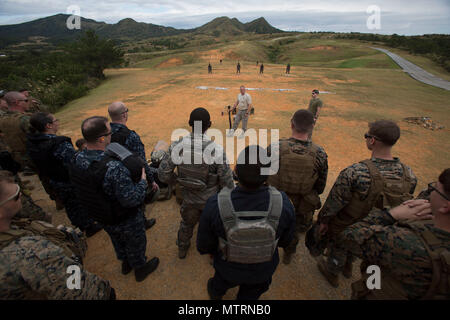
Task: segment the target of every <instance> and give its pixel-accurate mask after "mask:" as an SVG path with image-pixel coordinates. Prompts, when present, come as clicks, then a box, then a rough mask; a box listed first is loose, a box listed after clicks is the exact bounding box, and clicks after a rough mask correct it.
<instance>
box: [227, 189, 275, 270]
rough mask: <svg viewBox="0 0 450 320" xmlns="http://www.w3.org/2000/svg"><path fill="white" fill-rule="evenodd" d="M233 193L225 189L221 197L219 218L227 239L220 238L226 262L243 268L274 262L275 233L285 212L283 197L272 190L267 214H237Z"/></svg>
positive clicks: (249, 212) (250, 212) (242, 212)
mask: <svg viewBox="0 0 450 320" xmlns="http://www.w3.org/2000/svg"><path fill="white" fill-rule="evenodd" d="M231 191H232V190H231V189H229V188H223V189H222V191H220V193H219V195H218V205H219V211H220V218H221V219H222V222H223V226H224V229H225V235H226V239H222V238H219V249H220V250H221V251H222V253H223V257H224V259H225V260H226V261H229V262H237V263H244V264H250V263H263V262H268V261H271V260H272V259H273V255H274V253H275V250H276V249H277V244H278V239H277V238H276V233H277V229H278V223H279V220H280V216H281V212H282V209H283V198H282V196H281V193H280V192H279V191H278V190H276V189H275V188H273V187H269V194H270V202H269V208H268V210H267V211H240V212H236V211H235V210H234V207H233V203H232V201H231ZM242 218H244V219H242Z"/></svg>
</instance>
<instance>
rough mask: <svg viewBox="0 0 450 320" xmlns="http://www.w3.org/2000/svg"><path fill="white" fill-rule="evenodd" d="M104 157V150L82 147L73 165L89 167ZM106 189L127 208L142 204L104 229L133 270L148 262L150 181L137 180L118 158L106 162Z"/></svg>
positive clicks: (118, 256)
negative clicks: (146, 206)
mask: <svg viewBox="0 0 450 320" xmlns="http://www.w3.org/2000/svg"><path fill="white" fill-rule="evenodd" d="M104 157H105V153H104V152H103V151H101V150H83V151H81V152H80V153H78V154H77V155H76V156H75V161H74V164H75V165H76V166H78V167H79V168H82V169H85V170H87V169H88V168H89V166H90V164H91V163H92V162H93V161H94V160H96V161H100V160H102V159H103V158H104ZM107 167H108V169H107V171H106V173H105V177H104V180H103V191H104V192H105V194H106V196H107V197H109V198H110V199H111V200H113V199H116V200H118V201H119V203H120V205H121V206H122V207H125V208H133V207H139V209H138V212H137V213H136V214H134V215H132V216H131V217H129V218H128V219H126V220H124V221H122V222H120V223H119V224H117V225H107V226H105V227H104V229H105V231H106V232H107V233H108V235H109V236H110V238H111V241H112V243H113V246H114V249H115V251H116V255H117V259H119V260H121V261H124V260H127V261H128V263H129V264H130V266H131V267H132V268H133V269H138V268H140V267H142V266H144V265H145V262H146V260H147V258H146V256H145V251H146V247H147V237H146V234H145V220H144V205H143V204H144V198H145V191H146V189H147V180H140V181H139V182H138V183H134V182H133V180H132V179H131V177H130V172H129V170H128V169H127V168H126V167H125V165H124V164H123V163H122V162H120V161H116V160H112V161H109V162H108V163H107Z"/></svg>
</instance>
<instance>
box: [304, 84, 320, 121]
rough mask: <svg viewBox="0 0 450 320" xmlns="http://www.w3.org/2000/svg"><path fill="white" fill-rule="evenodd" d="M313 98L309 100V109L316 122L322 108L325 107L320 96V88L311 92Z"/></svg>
mask: <svg viewBox="0 0 450 320" xmlns="http://www.w3.org/2000/svg"><path fill="white" fill-rule="evenodd" d="M311 96H312V98H311V100H309V105H308V110H309V111H311V113H312V114H313V116H314V123H315V122H316V121H317V118H319V114H320V109H322V107H323V103H322V100H320V98H319V90H317V89H314V90H313V91H312V93H311Z"/></svg>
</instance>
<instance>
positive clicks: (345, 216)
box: [330, 159, 413, 234]
mask: <svg viewBox="0 0 450 320" xmlns="http://www.w3.org/2000/svg"><path fill="white" fill-rule="evenodd" d="M361 163H364V164H365V165H366V166H367V168H368V169H369V174H370V179H371V184H370V188H369V194H368V195H367V197H366V198H365V199H364V200H362V197H361V194H359V193H358V192H354V193H353V195H352V200H351V201H350V203H349V204H348V205H347V206H346V207H345V208H344V209H343V210H342V211H341V212H339V213H338V215H337V216H335V217H334V218H333V219H332V220H331V221H330V225H331V233H333V234H337V233H339V232H341V231H342V230H344V229H345V228H346V227H347V226H349V225H352V224H353V223H355V222H357V221H360V220H361V219H363V218H365V217H366V216H367V215H368V214H369V212H370V211H371V210H372V209H373V208H379V209H383V208H386V207H391V208H392V207H396V206H398V205H400V204H402V203H403V202H404V201H406V200H410V199H412V198H413V196H412V195H411V194H410V193H409V191H410V190H411V184H412V178H411V175H410V173H409V170H408V169H407V168H406V166H405V165H404V164H403V163H402V164H401V165H402V168H403V176H402V179H400V180H397V179H390V178H386V177H383V176H382V175H381V173H380V171H379V170H378V169H377V167H376V166H375V164H374V163H373V162H372V160H370V159H367V160H364V161H361Z"/></svg>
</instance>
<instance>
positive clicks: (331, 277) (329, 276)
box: [317, 258, 339, 288]
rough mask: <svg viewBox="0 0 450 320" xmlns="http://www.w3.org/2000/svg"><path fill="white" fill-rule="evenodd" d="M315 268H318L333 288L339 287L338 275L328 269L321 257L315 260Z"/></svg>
mask: <svg viewBox="0 0 450 320" xmlns="http://www.w3.org/2000/svg"><path fill="white" fill-rule="evenodd" d="M317 268H319V271H320V273H321V274H322V275H323V276H324V277H325V279H327V280H328V282H329V283H330V284H331V285H332V286H333V287H334V288H337V287H339V276H338V275H335V274H332V273H331V272H330V271H328V269H327V264H326V262H325V260H324V259H323V258H320V259H319V261H317Z"/></svg>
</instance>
